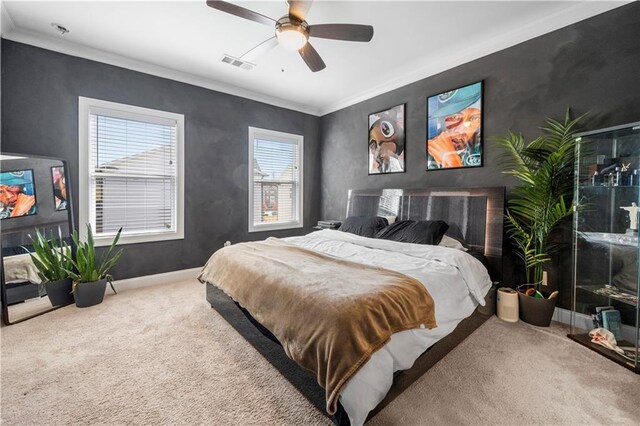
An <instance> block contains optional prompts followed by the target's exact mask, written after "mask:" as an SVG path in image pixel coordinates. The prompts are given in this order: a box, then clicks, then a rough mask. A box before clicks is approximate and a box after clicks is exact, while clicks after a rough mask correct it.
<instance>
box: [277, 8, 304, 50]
mask: <svg viewBox="0 0 640 426" xmlns="http://www.w3.org/2000/svg"><path fill="white" fill-rule="evenodd" d="M276 37H277V38H278V41H279V42H280V44H282V45H283V46H284V47H285V48H288V49H291V50H299V49H301V48H302V47H303V46H304V45H305V44H307V41H308V40H309V24H307V22H306V21H301V20H299V19H297V18H296V17H294V16H290V15H286V16H283V17H282V18H280V19H278V21H277V22H276Z"/></svg>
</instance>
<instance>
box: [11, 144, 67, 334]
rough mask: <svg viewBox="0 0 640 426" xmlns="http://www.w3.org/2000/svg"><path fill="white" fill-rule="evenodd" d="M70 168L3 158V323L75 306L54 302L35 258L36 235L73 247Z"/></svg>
mask: <svg viewBox="0 0 640 426" xmlns="http://www.w3.org/2000/svg"><path fill="white" fill-rule="evenodd" d="M68 184H69V180H68V167H67V164H66V162H65V161H63V160H60V159H56V158H46V157H36V156H25V155H19V154H5V153H2V154H0V231H1V238H0V244H1V249H2V262H1V263H0V265H1V266H2V269H1V273H0V279H1V283H0V290H1V291H0V296H1V299H2V321H3V322H4V323H5V324H13V323H16V322H20V321H24V320H25V319H29V318H32V317H34V316H37V315H41V314H43V313H45V312H49V311H51V310H53V309H56V308H58V307H60V306H64V305H65V304H68V303H71V302H73V298H72V297H66V298H64V297H63V299H62V300H61V299H60V298H58V299H56V298H52V297H50V296H49V295H48V294H47V287H49V285H48V284H45V283H43V282H42V279H41V277H40V276H39V275H38V270H37V268H36V265H35V263H34V261H33V259H32V257H31V255H30V254H34V247H33V241H32V237H33V238H35V237H36V231H39V232H40V233H41V234H43V235H45V236H46V238H47V239H51V238H52V237H53V239H55V240H56V245H57V246H60V245H61V241H60V240H63V241H64V242H65V243H66V244H69V245H70V244H71V238H70V235H71V230H73V215H72V210H71V209H72V205H71V196H70V193H69V189H68Z"/></svg>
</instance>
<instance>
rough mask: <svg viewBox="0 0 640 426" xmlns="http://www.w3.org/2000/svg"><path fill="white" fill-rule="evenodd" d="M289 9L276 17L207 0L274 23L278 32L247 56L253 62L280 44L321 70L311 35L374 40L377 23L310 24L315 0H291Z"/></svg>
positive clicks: (216, 6)
mask: <svg viewBox="0 0 640 426" xmlns="http://www.w3.org/2000/svg"><path fill="white" fill-rule="evenodd" d="M287 3H288V4H289V13H288V14H286V15H284V16H283V17H282V18H280V19H278V20H277V21H276V20H275V19H272V18H269V17H268V16H264V15H262V14H260V13H257V12H254V11H252V10H249V9H245V8H244V7H241V6H238V5H235V4H233V3H229V2H226V1H218V0H207V6H209V7H212V8H214V9H217V10H220V11H222V12H226V13H230V14H231V15H235V16H239V17H241V18H244V19H248V20H250V21H254V22H258V23H260V24H264V25H269V26H274V27H275V32H276V35H275V36H273V37H271V38H268V39H267V40H265V41H263V42H262V43H260V44H259V45H257V46H256V47H254V48H253V49H251V50H249V51H248V52H247V53H245V54H244V55H242V57H241V58H242V59H243V60H247V61H249V62H253V60H255V59H256V58H257V57H259V56H262V55H263V54H265V53H267V52H268V51H269V50H271V49H273V48H274V47H275V46H277V45H278V44H281V45H282V46H283V47H285V48H287V49H290V50H297V51H298V53H300V56H301V57H302V59H303V60H304V62H305V63H306V64H307V66H308V67H309V69H311V71H313V72H317V71H321V70H323V69H325V68H326V65H325V63H324V61H323V60H322V58H321V57H320V55H319V54H318V52H317V51H316V49H314V48H313V46H312V45H311V43H309V37H317V38H326V39H331V40H343V41H362V42H367V41H371V39H372V38H373V27H372V26H371V25H358V24H320V25H309V24H308V23H307V21H306V20H305V19H306V17H307V12H309V8H311V4H312V3H313V1H312V0H307V1H301V0H288V1H287Z"/></svg>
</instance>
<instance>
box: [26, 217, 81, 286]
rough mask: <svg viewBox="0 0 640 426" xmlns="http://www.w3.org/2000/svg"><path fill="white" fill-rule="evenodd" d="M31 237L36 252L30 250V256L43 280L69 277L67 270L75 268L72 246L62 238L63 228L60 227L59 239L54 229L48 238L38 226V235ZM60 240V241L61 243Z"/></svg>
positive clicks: (57, 279)
mask: <svg viewBox="0 0 640 426" xmlns="http://www.w3.org/2000/svg"><path fill="white" fill-rule="evenodd" d="M29 238H31V244H32V245H33V250H34V252H35V253H32V252H29V256H31V261H32V262H33V264H34V265H35V267H36V269H37V270H38V276H39V277H40V279H41V280H42V282H43V283H45V284H46V283H47V282H54V281H59V280H63V279H65V278H69V273H68V272H67V271H68V270H70V269H72V268H73V264H72V263H71V260H70V256H71V247H69V245H68V244H67V243H65V241H64V239H63V238H62V230H61V229H60V228H58V239H57V240H56V238H55V236H54V234H53V231H51V238H50V239H48V240H47V238H46V237H45V236H44V235H43V234H42V233H41V232H40V230H39V229H37V228H36V237H35V238H33V237H32V236H31V235H29ZM58 241H60V243H59V244H58Z"/></svg>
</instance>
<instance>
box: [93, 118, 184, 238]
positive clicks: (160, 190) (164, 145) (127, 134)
mask: <svg viewBox="0 0 640 426" xmlns="http://www.w3.org/2000/svg"><path fill="white" fill-rule="evenodd" d="M123 107H124V106H123ZM133 108H135V107H128V109H125V110H117V109H109V108H101V107H94V108H91V107H89V110H88V115H87V120H88V129H87V130H88V155H87V157H88V158H87V178H88V182H87V183H88V185H87V201H88V203H87V204H88V206H87V207H88V212H87V213H88V217H87V220H88V222H89V223H90V224H91V225H92V227H93V230H94V234H95V237H96V239H97V240H100V238H103V239H104V240H107V239H108V240H111V239H112V237H113V236H114V235H115V234H116V232H117V231H118V229H120V228H122V237H121V239H122V241H123V242H142V241H156V240H160V239H173V238H182V223H181V220H182V218H181V217H179V216H181V215H179V213H180V212H181V210H182V206H181V205H180V206H179V201H180V200H182V194H180V193H179V192H180V191H181V186H180V181H181V173H180V172H181V170H180V167H179V166H180V161H179V159H180V158H181V157H182V155H181V152H180V149H181V144H180V143H179V142H180V141H179V137H178V136H179V133H180V132H181V129H180V128H179V127H180V124H181V123H180V122H179V121H180V120H176V119H174V118H172V117H164V116H158V115H147V114H148V112H149V110H145V114H139V113H135V112H133V111H131V109H133ZM167 114H168V113H167ZM180 117H181V116H180Z"/></svg>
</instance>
